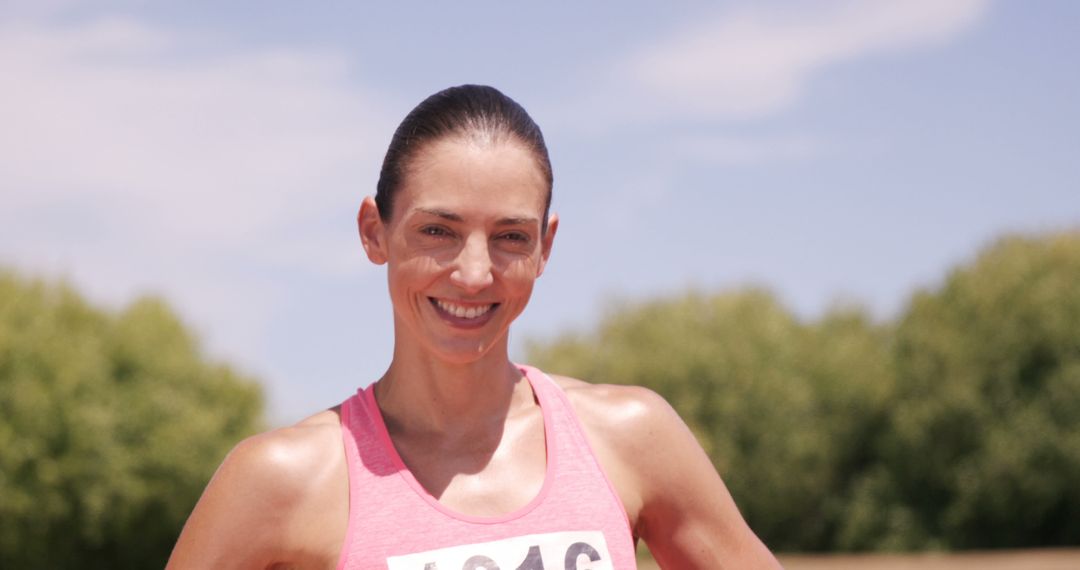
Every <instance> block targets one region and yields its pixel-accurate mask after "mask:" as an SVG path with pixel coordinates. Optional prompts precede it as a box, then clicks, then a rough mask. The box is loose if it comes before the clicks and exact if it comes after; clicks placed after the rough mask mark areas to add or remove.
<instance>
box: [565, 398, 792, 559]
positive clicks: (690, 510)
mask: <svg viewBox="0 0 1080 570" xmlns="http://www.w3.org/2000/svg"><path fill="white" fill-rule="evenodd" d="M596 388H599V390H592V392H593V393H594V394H596V395H597V396H596V397H593V398H588V397H581V396H579V397H578V398H576V400H577V401H579V402H583V405H584V406H585V407H588V408H590V409H589V410H588V411H587V412H586V413H584V414H579V416H580V417H582V418H583V419H584V420H585V423H586V424H587V431H589V432H591V433H592V434H593V437H591V439H594V440H599V441H598V443H599V445H596V444H594V447H600V449H598V453H599V454H600V455H601V456H602V459H603V458H604V456H606V461H605V469H606V470H607V471H608V476H609V477H610V478H611V479H612V482H613V483H614V484H615V486H616V487H618V488H619V493H620V496H621V497H622V498H623V501H624V506H625V507H626V508H627V511H628V515H630V517H631V521H632V523H633V524H634V530H635V533H636V534H637V536H638V537H640V538H641V539H643V540H644V541H645V543H646V544H647V545H648V546H649V550H650V551H651V552H652V553H653V556H654V557H655V558H656V559H657V561H658V562H659V563H660V565H661V566H662V567H664V568H710V569H713V568H779V567H780V565H779V563H778V562H777V561H776V559H775V558H774V557H773V556H772V554H771V553H770V552H769V550H768V549H767V548H766V547H765V546H764V544H762V543H761V541H760V540H758V538H757V536H756V535H754V533H753V531H751V530H750V528H749V526H747V524H746V522H745V521H744V520H743V518H742V515H741V514H740V513H739V511H738V508H736V506H735V502H734V501H733V500H732V498H731V494H730V493H729V492H728V490H727V487H726V486H725V485H724V482H723V481H722V480H721V478H720V475H719V474H717V472H716V469H715V468H714V467H713V464H712V462H711V461H710V460H709V457H708V456H707V455H706V454H705V452H704V451H703V450H702V449H701V446H700V445H699V444H698V442H697V439H696V438H695V437H694V435H693V433H691V431H690V429H689V428H688V427H687V426H686V424H685V423H684V422H683V421H682V419H681V418H680V417H679V415H678V414H677V413H676V412H675V410H674V409H672V407H671V406H670V405H669V404H668V403H667V401H665V400H664V399H663V398H662V397H660V396H659V395H658V394H656V393H655V392H653V391H651V390H648V389H646V388H641V387H637V386H602V387H600V386H598V387H596ZM589 400H592V402H590V401H589Z"/></svg>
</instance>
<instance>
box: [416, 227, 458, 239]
mask: <svg viewBox="0 0 1080 570" xmlns="http://www.w3.org/2000/svg"><path fill="white" fill-rule="evenodd" d="M420 233H421V234H424V235H426V236H431V237H448V236H450V235H451V234H450V230H448V229H446V228H444V227H442V226H424V227H422V228H420Z"/></svg>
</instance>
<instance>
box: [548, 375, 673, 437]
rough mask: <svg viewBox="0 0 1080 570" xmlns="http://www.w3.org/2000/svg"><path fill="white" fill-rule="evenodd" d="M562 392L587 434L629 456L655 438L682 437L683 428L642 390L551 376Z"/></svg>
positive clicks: (664, 406) (662, 403)
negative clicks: (597, 436) (599, 437)
mask: <svg viewBox="0 0 1080 570" xmlns="http://www.w3.org/2000/svg"><path fill="white" fill-rule="evenodd" d="M551 378H552V379H553V380H555V383H556V384H558V385H559V387H561V388H562V389H563V391H564V392H566V395H567V397H568V398H569V400H570V403H571V405H572V406H573V408H574V412H575V413H576V414H577V416H578V418H579V419H580V421H581V422H582V424H584V425H585V426H586V428H587V429H588V430H589V432H590V433H596V434H599V435H602V436H603V439H604V441H605V442H606V443H610V444H612V445H615V446H617V447H619V448H628V449H626V451H629V452H633V451H635V450H636V449H637V448H640V447H642V446H646V445H650V444H651V442H653V441H654V440H656V439H657V438H660V439H663V438H666V437H677V436H680V435H683V434H684V431H685V425H684V424H683V422H682V420H681V419H680V418H679V415H678V414H677V413H676V412H675V410H674V409H673V408H672V407H671V405H670V404H668V402H667V400H665V399H664V398H663V397H662V396H660V395H659V394H657V393H656V392H654V391H652V390H650V389H648V388H645V387H642V386H630V385H616V384H592V383H589V382H585V381H583V380H578V379H576V378H570V377H567V376H557V375H553V376H551Z"/></svg>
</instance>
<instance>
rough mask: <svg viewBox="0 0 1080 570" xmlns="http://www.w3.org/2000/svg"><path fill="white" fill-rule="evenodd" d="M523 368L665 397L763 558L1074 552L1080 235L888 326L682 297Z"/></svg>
mask: <svg viewBox="0 0 1080 570" xmlns="http://www.w3.org/2000/svg"><path fill="white" fill-rule="evenodd" d="M529 357H530V359H531V360H532V361H533V362H535V363H536V364H538V365H539V366H542V367H544V368H547V369H549V370H552V371H555V372H560V373H567V374H570V375H575V376H579V377H582V378H585V379H588V380H592V381H598V382H612V383H632V384H640V385H644V386H648V387H651V388H653V389H654V390H656V391H657V392H659V393H660V394H662V395H663V396H664V397H666V398H667V399H668V401H669V402H671V403H672V405H673V406H674V407H675V408H676V409H677V410H678V411H679V413H680V414H681V415H682V417H683V418H684V419H685V420H686V421H687V423H688V424H689V425H690V427H691V429H692V430H693V431H694V432H695V433H696V434H697V436H698V438H699V440H700V441H701V443H702V445H703V447H704V448H705V449H706V451H707V452H708V453H709V454H710V456H711V457H712V459H713V462H714V463H715V465H716V467H717V469H718V470H719V471H720V472H721V474H723V475H724V478H725V480H726V481H727V483H728V486H729V487H730V489H731V492H732V494H733V495H734V496H735V499H736V502H737V503H738V504H739V506H740V508H741V509H742V511H743V514H744V515H745V516H746V518H747V520H748V521H749V522H750V523H751V526H753V528H754V529H755V530H756V531H757V532H758V533H759V534H760V535H761V536H762V538H764V539H765V540H766V542H767V543H768V544H769V545H770V546H771V547H773V548H777V549H780V550H832V549H837V550H918V549H960V548H988V547H1021V546H1053V545H1077V544H1080V484H1077V482H1078V481H1080V232H1066V233H1057V234H1049V235H1041V236H1028V237H1022V236H1019V237H1008V238H1005V239H1002V240H1000V241H998V242H997V243H995V244H993V245H991V246H990V247H988V248H986V249H985V250H984V251H983V252H982V253H981V254H980V255H979V256H978V258H977V259H975V260H974V261H973V262H971V263H968V264H965V265H962V266H960V267H958V268H956V269H954V270H953V271H952V272H951V273H950V274H949V275H948V276H947V278H946V279H945V280H944V283H943V284H942V285H941V286H940V287H939V288H937V289H934V290H927V291H921V292H918V293H916V294H915V295H914V296H913V297H912V299H911V301H910V303H909V304H908V306H907V307H906V308H905V310H904V312H903V313H902V314H901V315H900V316H899V317H898V319H897V322H896V323H895V324H877V323H874V322H873V321H872V320H871V319H870V318H868V316H867V315H866V313H865V312H864V311H862V310H860V309H859V308H857V307H855V308H851V307H849V308H843V307H841V308H836V309H834V310H831V311H829V312H828V313H826V314H825V315H824V316H823V317H821V318H820V319H817V320H815V321H813V322H801V321H799V320H798V319H796V318H795V317H794V316H792V315H791V314H790V313H789V312H788V311H787V310H786V309H785V308H784V307H782V306H781V305H780V304H779V303H778V302H777V301H776V299H775V298H774V297H773V296H771V295H770V294H769V293H767V292H765V291H762V290H757V289H750V290H742V291H735V292H727V293H717V294H711V295H707V294H702V293H697V292H690V293H687V294H684V295H681V296H676V297H672V298H666V299H657V300H652V301H645V302H640V303H636V304H623V305H619V306H616V307H614V308H613V309H612V310H611V311H610V312H609V314H608V315H607V316H606V317H605V318H604V319H603V321H602V322H601V323H600V324H599V326H598V327H597V328H596V329H595V330H594V331H591V332H586V333H581V332H578V333H567V334H564V335H562V336H560V337H558V338H556V339H554V340H553V341H550V342H533V343H532V344H531V346H530V350H529Z"/></svg>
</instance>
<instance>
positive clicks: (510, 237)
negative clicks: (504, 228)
mask: <svg viewBox="0 0 1080 570" xmlns="http://www.w3.org/2000/svg"><path fill="white" fill-rule="evenodd" d="M499 239H501V240H505V241H509V242H513V243H528V242H529V239H530V238H529V234H527V233H525V232H506V233H504V234H499Z"/></svg>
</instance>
